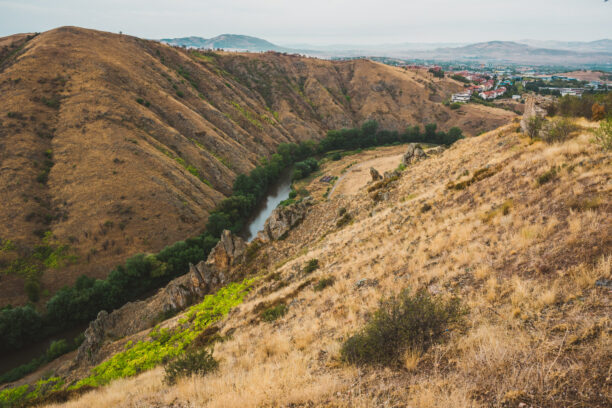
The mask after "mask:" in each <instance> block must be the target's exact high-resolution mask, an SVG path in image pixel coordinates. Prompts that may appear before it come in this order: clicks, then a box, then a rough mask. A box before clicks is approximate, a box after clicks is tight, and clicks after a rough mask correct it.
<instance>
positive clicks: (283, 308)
mask: <svg viewBox="0 0 612 408" xmlns="http://www.w3.org/2000/svg"><path fill="white" fill-rule="evenodd" d="M286 313H287V305H285V304H283V303H281V304H278V305H276V306H272V307H269V308H267V309H265V310H264V311H263V312H262V313H261V320H263V321H264V322H273V321H275V320H277V319H278V318H280V317H283V316H284V315H285V314H286Z"/></svg>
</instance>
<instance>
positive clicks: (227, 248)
mask: <svg viewBox="0 0 612 408" xmlns="http://www.w3.org/2000/svg"><path fill="white" fill-rule="evenodd" d="M245 251H246V242H244V240H243V239H242V238H240V237H239V236H236V235H234V234H232V233H231V232H230V231H228V230H225V231H223V232H222V233H221V239H220V240H219V242H218V243H217V245H215V247H214V248H213V249H212V251H210V255H208V259H207V260H206V263H207V264H210V265H211V266H212V265H214V267H215V268H217V269H219V270H228V269H229V268H230V267H232V266H235V265H237V264H239V263H240V262H242V260H243V258H244V253H245Z"/></svg>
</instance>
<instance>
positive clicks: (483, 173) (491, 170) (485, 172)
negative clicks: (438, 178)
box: [446, 165, 501, 190]
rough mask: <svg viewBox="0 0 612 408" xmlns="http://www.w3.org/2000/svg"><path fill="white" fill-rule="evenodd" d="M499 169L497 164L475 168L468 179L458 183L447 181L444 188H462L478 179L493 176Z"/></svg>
mask: <svg viewBox="0 0 612 408" xmlns="http://www.w3.org/2000/svg"><path fill="white" fill-rule="evenodd" d="M500 170H501V166H499V165H498V166H488V167H483V168H481V169H478V170H476V171H475V172H474V174H473V175H472V177H471V178H470V179H468V180H464V181H461V182H459V183H453V182H449V183H448V184H447V185H446V188H448V189H449V190H464V189H466V188H467V187H469V186H471V185H472V184H474V183H476V182H478V181H481V180H484V179H486V178H489V177H491V176H493V175H494V174H496V173H498V172H499V171H500Z"/></svg>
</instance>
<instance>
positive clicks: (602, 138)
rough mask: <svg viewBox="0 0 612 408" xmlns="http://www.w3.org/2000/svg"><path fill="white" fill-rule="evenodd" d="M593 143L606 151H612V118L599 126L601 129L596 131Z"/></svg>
mask: <svg viewBox="0 0 612 408" xmlns="http://www.w3.org/2000/svg"><path fill="white" fill-rule="evenodd" d="M593 141H594V142H595V143H597V144H598V145H599V146H601V148H602V149H604V150H612V118H608V119H607V120H605V121H602V122H601V123H600V124H599V129H597V130H596V131H595V138H594V140H593Z"/></svg>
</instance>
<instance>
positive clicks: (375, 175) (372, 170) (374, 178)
mask: <svg viewBox="0 0 612 408" xmlns="http://www.w3.org/2000/svg"><path fill="white" fill-rule="evenodd" d="M370 176H371V177H372V181H378V180H382V176H381V175H380V173H379V172H378V170H376V169H375V168H374V167H370Z"/></svg>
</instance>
